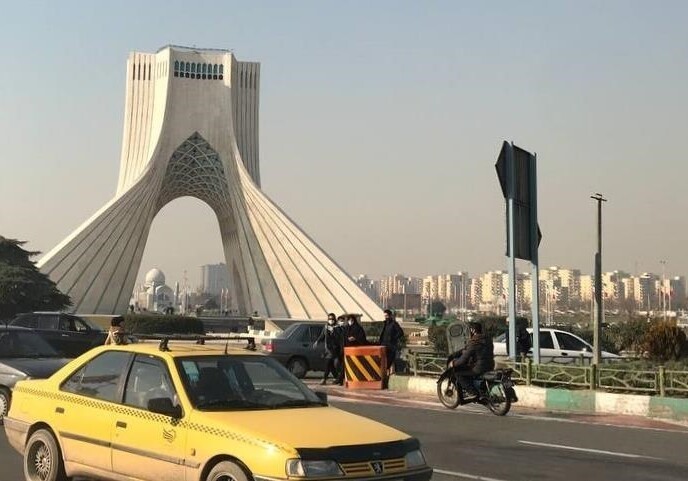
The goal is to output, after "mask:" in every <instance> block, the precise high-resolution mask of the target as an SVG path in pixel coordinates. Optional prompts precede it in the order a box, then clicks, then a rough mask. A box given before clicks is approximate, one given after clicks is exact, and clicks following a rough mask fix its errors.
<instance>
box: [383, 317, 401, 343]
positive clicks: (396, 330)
mask: <svg viewBox="0 0 688 481" xmlns="http://www.w3.org/2000/svg"><path fill="white" fill-rule="evenodd" d="M403 338H404V330H403V329H402V328H401V326H400V325H399V323H398V322H397V321H395V320H393V319H392V320H389V321H385V323H384V325H383V326H382V332H381V333H380V341H379V342H380V345H381V346H385V347H387V348H391V349H399V342H400V341H401V340H402V339H403Z"/></svg>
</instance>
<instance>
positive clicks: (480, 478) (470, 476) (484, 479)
mask: <svg viewBox="0 0 688 481" xmlns="http://www.w3.org/2000/svg"><path fill="white" fill-rule="evenodd" d="M433 473H437V474H445V475H447V476H454V477H457V478H464V479H475V480H476V481H505V480H503V479H497V478H489V477H487V476H478V475H475V474H468V473H459V472H457V471H446V470H444V469H434V468H433Z"/></svg>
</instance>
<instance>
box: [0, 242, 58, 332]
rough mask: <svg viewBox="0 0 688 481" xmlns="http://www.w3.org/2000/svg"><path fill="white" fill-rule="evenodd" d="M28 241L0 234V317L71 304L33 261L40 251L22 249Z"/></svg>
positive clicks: (3, 318) (9, 317) (9, 316)
mask: <svg viewBox="0 0 688 481" xmlns="http://www.w3.org/2000/svg"><path fill="white" fill-rule="evenodd" d="M25 243H26V242H23V241H18V240H16V239H7V238H5V237H3V236H0V320H5V321H8V320H11V319H12V318H13V317H14V316H15V315H17V314H19V313H21V312H30V311H56V310H61V309H64V308H65V307H67V306H70V305H71V304H72V302H71V300H70V299H69V296H66V295H65V294H62V293H61V292H60V291H59V290H58V289H57V286H56V285H55V283H54V282H53V281H51V280H50V279H49V278H48V276H46V275H45V274H43V273H42V272H40V271H39V270H38V269H37V268H36V264H35V262H34V261H32V260H31V258H32V257H35V256H36V255H38V252H30V251H27V250H25V249H23V248H22V247H21V246H23V245H24V244H25Z"/></svg>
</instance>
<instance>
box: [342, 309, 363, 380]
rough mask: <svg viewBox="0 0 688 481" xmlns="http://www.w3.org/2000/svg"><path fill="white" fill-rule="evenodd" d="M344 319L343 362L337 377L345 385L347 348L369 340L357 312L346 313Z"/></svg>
mask: <svg viewBox="0 0 688 481" xmlns="http://www.w3.org/2000/svg"><path fill="white" fill-rule="evenodd" d="M343 317H344V319H345V320H346V324H345V325H344V326H342V328H341V329H342V331H341V332H342V354H341V358H340V359H341V363H340V370H339V377H338V378H337V384H339V385H344V379H345V371H346V361H345V356H346V352H345V348H347V347H354V346H365V345H366V344H367V343H368V342H367V340H366V335H365V331H364V330H363V326H361V324H360V323H359V322H358V316H357V315H356V314H345V315H344V316H343Z"/></svg>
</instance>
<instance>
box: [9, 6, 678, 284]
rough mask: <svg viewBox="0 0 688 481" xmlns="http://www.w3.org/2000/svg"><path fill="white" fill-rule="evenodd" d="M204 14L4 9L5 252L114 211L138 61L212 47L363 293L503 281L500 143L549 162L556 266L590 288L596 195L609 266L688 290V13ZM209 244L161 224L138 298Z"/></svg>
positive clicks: (547, 193)
mask: <svg viewBox="0 0 688 481" xmlns="http://www.w3.org/2000/svg"><path fill="white" fill-rule="evenodd" d="M206 6H207V7H209V8H211V7H212V9H213V11H215V12H217V13H216V14H215V15H213V16H212V17H210V18H209V17H207V16H203V15H201V16H194V15H189V12H188V7H187V6H185V5H181V4H179V5H177V4H169V3H157V4H156V3H155V2H146V4H144V5H140V4H133V3H131V4H127V3H122V4H118V5H111V6H108V7H101V6H99V5H85V6H84V5H81V4H77V3H72V4H69V3H66V4H62V5H60V6H57V5H53V4H52V3H49V2H45V3H43V4H41V3H31V4H21V3H15V4H9V5H8V6H7V7H6V9H5V12H6V14H7V16H8V18H12V19H13V21H12V22H11V24H8V25H7V26H6V28H5V29H3V31H2V32H0V39H2V40H3V42H4V44H5V45H10V46H15V47H19V46H21V48H11V49H8V51H7V52H6V53H5V57H4V61H5V64H6V65H7V66H8V67H12V68H10V69H9V70H8V72H15V73H12V74H8V75H5V76H3V77H2V78H0V99H2V101H3V105H5V109H3V112H2V113H0V123H1V125H2V127H3V132H4V133H5V135H4V136H3V156H2V159H0V162H1V163H2V168H3V172H4V173H6V175H3V176H1V177H0V228H1V229H2V234H3V235H5V236H7V237H11V238H19V239H22V240H26V241H28V245H27V247H28V248H29V249H31V250H40V251H43V252H44V253H46V252H48V251H49V250H50V248H51V247H52V246H53V245H55V244H57V243H58V242H59V241H60V239H61V238H63V237H64V236H66V235H67V234H68V233H69V232H70V231H72V230H73V229H74V228H75V227H76V226H78V225H79V223H80V222H81V221H82V220H83V219H84V218H87V217H88V216H90V215H91V214H92V213H93V212H94V210H95V209H97V208H98V207H99V206H100V205H101V204H103V203H104V202H105V201H107V199H109V198H110V197H111V196H112V194H113V193H114V192H115V188H116V183H115V182H113V181H112V180H111V179H112V178H116V173H117V172H116V169H117V166H116V159H117V158H118V157H119V155H120V152H119V149H120V147H119V146H120V144H121V141H122V138H121V134H120V133H121V125H122V112H121V91H122V88H123V86H124V82H125V80H126V79H125V75H124V74H123V72H122V69H121V65H122V61H123V60H124V59H125V58H126V53H127V52H129V51H130V50H132V49H137V50H154V49H156V48H157V47H159V46H160V45H163V44H166V43H175V44H182V45H184V44H187V45H194V44H195V45H209V46H211V45H212V46H220V47H221V46H231V47H232V48H235V49H236V50H237V51H240V52H242V55H245V56H246V57H247V58H257V59H260V60H261V62H262V69H263V73H264V75H263V80H262V89H263V98H262V99H261V114H260V115H261V124H260V131H261V134H260V135H261V138H262V142H263V143H262V145H261V165H262V168H263V172H262V185H263V187H264V189H265V192H266V193H267V194H268V195H269V196H270V198H271V199H273V200H275V201H276V202H278V203H279V204H280V205H281V206H282V207H283V208H284V210H285V211H287V212H289V213H290V216H291V217H292V218H293V219H294V220H295V221H296V222H297V223H298V224H299V225H300V226H301V227H303V228H304V230H306V231H307V232H309V235H310V236H312V237H313V239H314V240H316V241H317V242H318V244H319V245H321V246H322V247H323V248H324V250H325V251H327V252H328V253H329V254H330V255H332V257H333V258H335V259H337V261H338V263H339V264H340V265H341V266H342V267H343V268H344V270H345V271H346V272H348V273H349V274H351V275H355V274H356V273H357V272H367V273H368V274H369V275H371V276H375V277H380V276H382V275H383V274H385V273H393V272H394V271H396V270H402V271H405V272H406V273H408V274H412V275H422V274H424V273H428V272H441V271H446V268H445V266H447V265H457V266H458V265H461V266H462V269H466V270H468V271H469V272H480V271H485V270H489V269H502V268H503V266H506V261H505V260H504V257H503V253H504V243H505V240H504V207H503V199H502V197H501V194H500V191H499V186H498V182H497V179H496V175H495V172H494V162H495V160H496V156H497V153H498V150H499V146H500V144H501V142H502V141H503V140H513V141H514V142H515V143H516V144H518V145H520V146H522V147H524V148H527V149H529V150H532V151H535V152H537V154H538V168H539V170H538V180H539V200H540V206H539V207H540V212H539V214H540V216H539V217H540V225H541V228H542V231H543V235H544V237H543V241H542V245H541V250H540V260H541V265H542V266H547V265H551V264H556V263H560V264H562V265H576V266H579V268H581V269H584V270H587V271H592V267H593V255H594V251H595V205H594V203H593V202H592V201H591V200H590V199H589V195H590V194H591V193H593V192H597V191H600V192H602V193H603V194H605V196H606V197H607V198H608V199H609V202H608V203H607V204H606V205H605V207H604V246H603V249H604V252H603V256H604V259H603V267H605V266H609V267H612V266H613V267H615V268H621V269H622V270H625V271H628V272H634V271H636V272H645V271H654V272H657V271H659V270H660V268H661V266H660V261H663V260H664V261H666V262H667V264H666V270H667V272H669V271H670V272H674V273H677V274H679V275H684V274H685V273H688V257H686V256H684V255H682V252H683V249H684V248H685V247H684V246H685V245H686V244H688V228H687V227H685V226H684V225H682V223H681V222H680V213H681V212H682V211H683V210H685V204H686V200H685V194H684V190H685V179H686V178H688V164H687V163H686V162H685V159H684V157H685V155H684V154H683V146H682V142H681V140H682V137H683V132H685V131H686V130H687V128H688V119H686V117H685V115H684V112H685V111H686V108H687V107H688V98H687V96H686V94H685V88H684V86H685V84H686V83H687V81H688V67H687V66H686V64H685V63H683V62H676V61H675V59H676V58H685V56H686V53H687V52H686V45H688V33H687V32H686V30H685V28H683V25H682V21H681V20H682V19H683V18H686V15H687V14H688V5H686V4H685V3H682V2H666V3H665V4H663V7H662V8H661V9H657V8H653V7H652V6H651V5H644V4H642V3H641V4H637V5H636V6H635V7H634V8H628V5H627V2H605V4H604V5H599V4H597V3H594V2H589V3H580V2H576V3H570V4H566V3H557V4H551V5H550V4H542V3H535V2H531V3H524V4H520V5H512V4H509V3H502V4H492V5H469V4H461V3H458V2H457V3H454V2H436V3H430V4H424V5H419V4H415V3H411V2H394V3H392V2H384V1H383V2H376V3H375V4H372V5H366V6H365V8H356V9H354V8H352V7H351V6H346V5H332V4H327V5H325V4H322V5H316V6H313V5H310V4H309V5H305V4H294V5H290V6H288V7H287V6H283V5H280V4H278V3H272V4H265V5H253V4H238V3H237V4H232V5H230V4H225V3H217V4H213V3H211V2H206ZM134 7H135V8H136V9H137V11H138V12H139V13H140V15H137V16H135V17H132V16H131V15H130V12H131V10H132V8H134ZM161 11H164V13H163V14H161V13H160V12H161ZM590 12H594V14H591V13H590ZM160 15H162V17H160V18H161V21H160V22H157V23H155V24H151V23H150V21H149V20H148V19H149V18H158V16H160ZM181 24H184V25H185V28H184V29H179V28H178V26H179V25H181ZM580 32H585V35H580ZM352 33H353V35H352ZM314 39H316V40H320V41H314ZM27 58H36V59H41V60H40V62H39V61H35V62H27V61H26V59H27ZM86 67H88V68H86ZM86 71H87V72H88V75H84V74H82V73H84V72H86ZM20 72H21V74H20ZM505 72H509V75H508V76H507V75H506V74H505ZM77 73H78V74H79V75H77ZM48 74H49V81H46V78H47V75H48ZM58 93H59V94H58ZM294 139H298V140H294ZM357 172H365V174H366V175H363V176H360V175H357V174H356V173H357ZM76 173H78V177H75V175H76ZM306 182H307V183H308V184H309V188H308V189H307V190H304V189H294V188H293V187H292V186H294V185H303V184H304V183H306ZM214 224H215V219H214V215H213V213H212V211H211V210H210V209H209V208H207V207H206V206H203V205H201V203H200V202H198V201H195V200H193V199H189V198H183V199H180V200H177V201H174V203H173V208H172V209H167V208H165V209H163V211H162V212H161V215H160V216H159V218H158V219H156V221H155V222H154V224H153V227H152V231H151V236H150V240H149V243H148V245H147V246H146V249H145V252H144V258H143V262H142V266H141V270H140V273H139V275H138V276H137V277H138V278H139V280H140V279H141V278H142V277H143V275H144V274H145V272H147V271H148V269H150V268H151V267H153V266H155V265H158V266H163V267H162V268H163V269H164V270H165V271H166V273H167V275H168V277H169V278H170V279H181V278H182V276H183V270H184V266H189V265H191V266H200V265H203V264H209V263H212V262H216V261H217V259H221V258H222V257H221V256H222V243H221V240H220V233H219V230H218V229H217V226H216V225H214ZM180 254H181V255H180ZM636 266H637V267H636ZM193 269H196V267H193V268H192V269H187V270H189V272H192V270H193ZM605 270H607V269H606V268H605Z"/></svg>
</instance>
